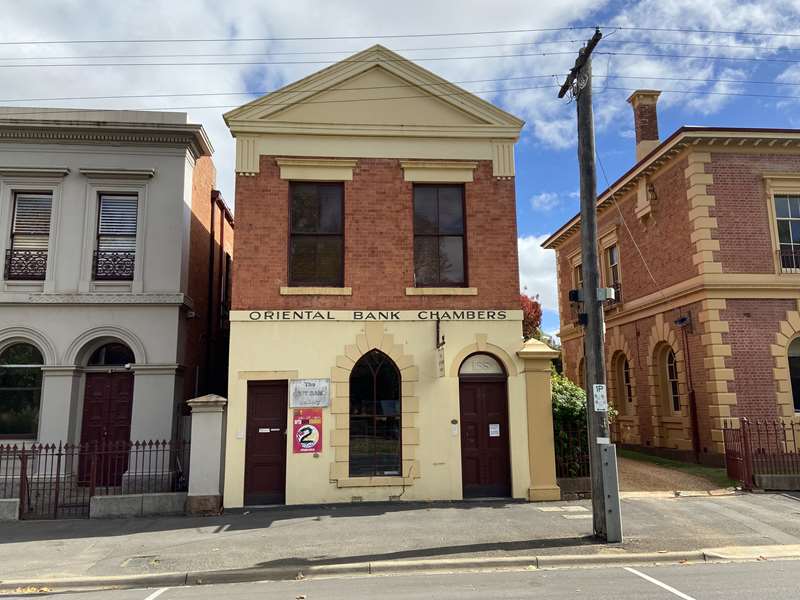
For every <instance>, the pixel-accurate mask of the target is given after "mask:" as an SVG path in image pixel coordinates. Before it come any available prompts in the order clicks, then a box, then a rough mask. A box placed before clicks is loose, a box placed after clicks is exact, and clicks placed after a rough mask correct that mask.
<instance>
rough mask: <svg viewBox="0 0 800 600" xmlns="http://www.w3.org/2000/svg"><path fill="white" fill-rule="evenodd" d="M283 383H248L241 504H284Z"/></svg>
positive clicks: (286, 389) (285, 393) (285, 392)
mask: <svg viewBox="0 0 800 600" xmlns="http://www.w3.org/2000/svg"><path fill="white" fill-rule="evenodd" d="M288 403H289V385H288V382H286V381H251V382H249V383H248V386H247V439H246V440H245V458H244V503H245V504H247V505H251V506H252V505H257V504H282V503H284V502H285V501H286V427H287V426H286V421H287V410H288V408H287V405H288Z"/></svg>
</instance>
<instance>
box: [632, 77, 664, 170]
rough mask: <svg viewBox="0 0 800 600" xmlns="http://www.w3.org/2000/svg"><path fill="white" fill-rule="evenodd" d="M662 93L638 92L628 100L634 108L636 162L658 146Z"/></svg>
mask: <svg viewBox="0 0 800 600" xmlns="http://www.w3.org/2000/svg"><path fill="white" fill-rule="evenodd" d="M660 95H661V92H660V91H658V90H636V91H635V92H633V93H632V94H631V96H630V98H628V102H630V103H631V106H632V107H633V125H634V127H635V129H636V161H637V162H638V161H640V160H642V158H644V157H645V156H646V155H648V154H649V153H650V152H651V151H652V150H653V148H655V147H656V146H658V143H659V142H658V112H657V111H656V104H657V103H658V97H659V96H660Z"/></svg>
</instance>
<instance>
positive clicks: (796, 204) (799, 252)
mask: <svg viewBox="0 0 800 600" xmlns="http://www.w3.org/2000/svg"><path fill="white" fill-rule="evenodd" d="M773 200H774V202H775V218H776V220H777V225H778V243H779V244H780V249H779V254H780V262H781V268H782V269H800V195H776V196H775V197H774V199H773Z"/></svg>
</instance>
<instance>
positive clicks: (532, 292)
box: [517, 235, 558, 311]
mask: <svg viewBox="0 0 800 600" xmlns="http://www.w3.org/2000/svg"><path fill="white" fill-rule="evenodd" d="M548 237H549V235H539V236H536V235H530V236H523V237H520V238H519V239H518V240H517V243H518V247H519V279H520V285H521V287H522V290H523V291H524V292H525V293H526V294H528V295H529V296H536V295H538V296H539V302H541V304H542V308H544V309H546V310H552V311H558V289H557V283H556V253H555V252H554V251H553V250H545V249H544V248H542V242H544V240H546V239H547V238H548Z"/></svg>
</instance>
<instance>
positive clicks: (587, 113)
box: [558, 29, 622, 542]
mask: <svg viewBox="0 0 800 600" xmlns="http://www.w3.org/2000/svg"><path fill="white" fill-rule="evenodd" d="M602 37H603V34H602V33H600V29H596V30H595V33H594V36H592V39H590V40H589V41H588V42H587V44H586V46H585V47H584V48H581V50H580V52H579V53H578V58H577V59H576V60H575V66H574V67H573V68H572V69H571V70H570V72H569V75H568V76H567V79H566V81H565V82H564V85H562V86H561V90H560V91H559V93H558V97H559V98H563V97H564V95H565V94H566V93H567V92H568V91H569V90H570V89H572V90H573V93H574V95H575V99H576V106H577V113H578V162H579V163H580V195H581V268H582V269H583V294H582V298H581V299H582V301H583V303H584V311H585V313H586V326H585V330H584V355H585V372H586V382H585V383H586V413H587V415H586V416H587V424H588V434H589V459H590V466H591V475H592V512H593V520H594V534H595V535H596V536H597V537H599V538H601V539H604V540H605V541H606V542H621V541H622V519H621V516H620V509H619V480H618V475H617V455H616V447H615V446H614V445H613V444H611V440H610V434H609V428H608V402H607V397H606V385H605V383H606V377H605V360H604V353H603V335H604V333H605V324H604V322H603V305H602V301H603V300H605V299H607V298H608V297H609V294H608V291H607V290H605V289H603V290H601V289H599V285H600V273H599V268H598V257H597V209H596V206H597V173H596V171H595V164H594V157H595V150H594V116H593V114H592V50H594V48H595V46H597V44H598V42H599V41H600V39H601V38H602Z"/></svg>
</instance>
